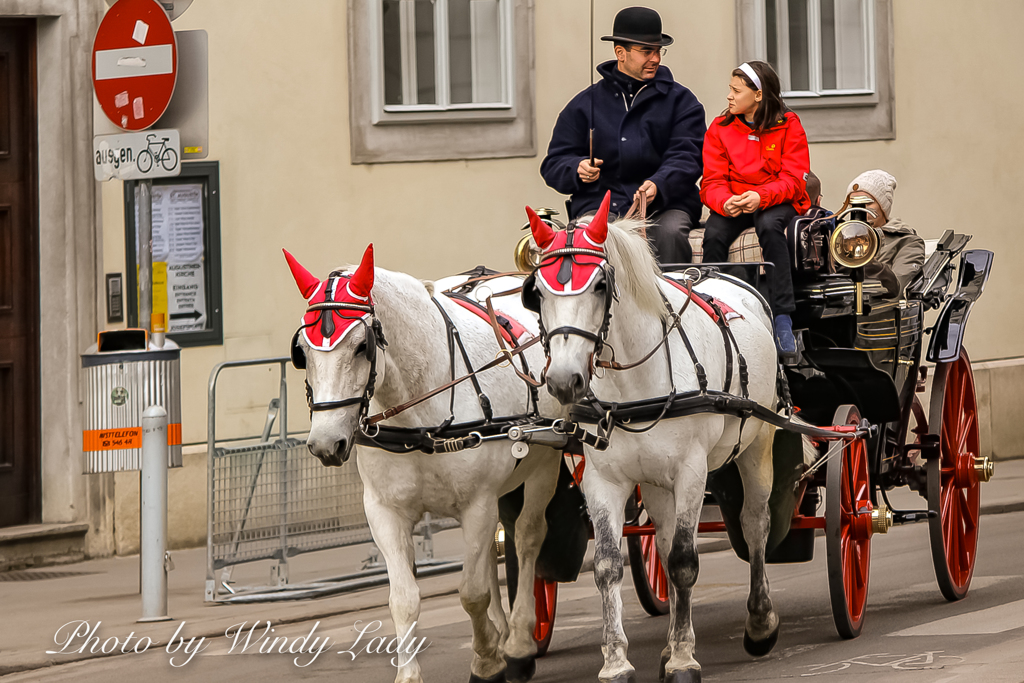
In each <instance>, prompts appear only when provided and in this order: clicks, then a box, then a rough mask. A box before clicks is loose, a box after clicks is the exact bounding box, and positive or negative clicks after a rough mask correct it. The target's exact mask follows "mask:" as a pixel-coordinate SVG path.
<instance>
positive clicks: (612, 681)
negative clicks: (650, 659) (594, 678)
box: [598, 671, 636, 683]
mask: <svg viewBox="0 0 1024 683" xmlns="http://www.w3.org/2000/svg"><path fill="white" fill-rule="evenodd" d="M598 682H599V683H636V671H627V672H626V673H624V674H619V675H618V676H616V677H615V678H599V679H598Z"/></svg>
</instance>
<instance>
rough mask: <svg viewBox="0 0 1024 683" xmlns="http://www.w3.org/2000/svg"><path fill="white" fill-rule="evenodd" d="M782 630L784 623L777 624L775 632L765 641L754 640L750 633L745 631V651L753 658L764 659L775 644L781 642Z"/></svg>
mask: <svg viewBox="0 0 1024 683" xmlns="http://www.w3.org/2000/svg"><path fill="white" fill-rule="evenodd" d="M781 628H782V622H779V623H778V624H776V626H775V630H774V631H772V632H771V633H769V634H768V637H767V638H765V639H764V640H754V639H753V638H751V637H750V634H749V633H747V632H746V631H743V649H744V650H746V651H747V654H748V655H751V656H752V657H764V656H765V655H766V654H768V653H769V652H771V651H772V649H773V648H774V647H775V643H777V642H779V629H781Z"/></svg>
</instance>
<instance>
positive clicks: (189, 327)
mask: <svg viewBox="0 0 1024 683" xmlns="http://www.w3.org/2000/svg"><path fill="white" fill-rule="evenodd" d="M152 200H153V201H152V203H153V313H155V314H158V313H163V314H164V320H165V325H166V329H167V334H168V336H169V337H171V338H172V339H174V341H176V342H177V343H178V344H180V345H182V346H199V345H207V344H219V343H221V342H222V340H223V331H222V328H221V324H220V321H221V317H222V316H221V310H220V304H221V297H220V229H219V228H220V226H219V222H220V221H219V214H220V210H219V207H220V201H219V193H218V183H217V162H196V163H186V164H182V173H181V175H180V176H177V177H175V178H166V179H156V180H154V181H153V191H152ZM125 203H126V206H125V233H126V235H125V237H126V247H127V254H126V256H127V261H128V277H129V280H130V281H129V282H128V286H127V287H126V289H127V291H128V293H129V302H128V311H129V321H128V323H129V326H134V325H137V324H138V323H137V321H138V315H139V313H138V311H139V305H138V300H139V286H138V281H139V280H138V272H139V267H138V259H139V256H138V225H139V210H138V205H139V187H138V183H137V182H126V183H125Z"/></svg>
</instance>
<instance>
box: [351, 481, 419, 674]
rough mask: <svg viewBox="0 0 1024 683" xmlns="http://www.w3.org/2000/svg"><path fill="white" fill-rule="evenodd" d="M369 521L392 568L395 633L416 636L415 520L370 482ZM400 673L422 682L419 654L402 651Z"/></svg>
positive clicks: (365, 500)
mask: <svg viewBox="0 0 1024 683" xmlns="http://www.w3.org/2000/svg"><path fill="white" fill-rule="evenodd" d="M363 507H364V509H365V510H366V521H367V523H368V524H369V526H370V533H371V534H372V535H373V541H374V543H376V544H377V548H378V549H379V550H380V553H381V555H382V556H383V557H384V563H385V565H387V570H388V583H389V584H390V588H391V591H390V594H389V596H388V607H389V608H390V609H391V620H392V621H393V622H394V624H395V633H396V635H397V636H398V637H399V638H401V637H403V636H404V635H405V634H406V633H408V634H409V638H410V639H413V640H415V637H416V622H417V621H418V620H419V618H420V589H419V586H418V585H417V584H416V577H415V574H414V572H413V567H414V564H415V561H416V550H415V547H414V545H413V540H412V530H413V526H414V524H415V520H413V519H410V515H409V514H408V513H406V512H404V511H401V510H396V509H394V508H392V507H390V506H388V505H385V504H383V503H382V502H380V500H379V499H378V498H377V496H376V495H375V493H374V492H373V490H372V488H371V487H370V486H367V487H366V489H365V491H364V494H363ZM396 656H397V657H398V673H397V674H396V675H395V683H422V681H423V677H422V676H421V674H420V664H419V662H418V661H417V660H416V658H415V655H413V656H412V657H410V656H409V655H408V654H402V653H399V654H398V655H396Z"/></svg>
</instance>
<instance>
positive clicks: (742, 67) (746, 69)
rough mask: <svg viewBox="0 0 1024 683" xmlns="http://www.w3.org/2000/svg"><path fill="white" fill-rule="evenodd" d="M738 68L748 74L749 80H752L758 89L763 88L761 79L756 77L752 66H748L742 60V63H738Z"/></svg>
mask: <svg viewBox="0 0 1024 683" xmlns="http://www.w3.org/2000/svg"><path fill="white" fill-rule="evenodd" d="M739 70H740V71H742V72H743V73H745V74H747V75H748V76H750V80H752V81H754V85H756V86H757V89H758V90H762V89H763V88H761V79H760V78H758V77H757V72H756V71H754V67H752V66H750V65H749V64H747V63H746V62H743V63H742V64H740V66H739Z"/></svg>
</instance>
